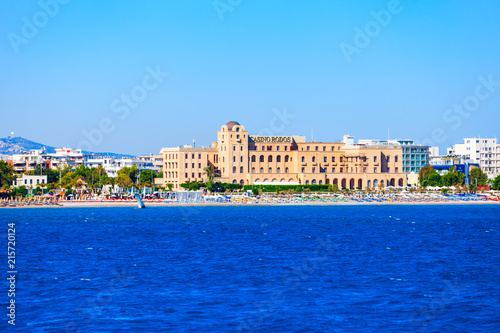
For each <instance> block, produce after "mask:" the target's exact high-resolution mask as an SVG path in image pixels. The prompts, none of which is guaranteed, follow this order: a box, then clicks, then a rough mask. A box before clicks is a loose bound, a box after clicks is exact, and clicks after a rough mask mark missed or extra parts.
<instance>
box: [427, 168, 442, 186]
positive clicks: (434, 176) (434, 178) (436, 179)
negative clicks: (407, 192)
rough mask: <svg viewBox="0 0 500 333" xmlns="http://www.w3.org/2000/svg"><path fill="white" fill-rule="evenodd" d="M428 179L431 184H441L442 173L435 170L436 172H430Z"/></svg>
mask: <svg viewBox="0 0 500 333" xmlns="http://www.w3.org/2000/svg"><path fill="white" fill-rule="evenodd" d="M433 170H434V169H433ZM428 181H429V185H430V186H441V175H440V174H439V173H437V171H435V170H434V172H431V173H430V174H429V180H428Z"/></svg>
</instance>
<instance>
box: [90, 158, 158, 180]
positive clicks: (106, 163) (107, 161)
mask: <svg viewBox="0 0 500 333" xmlns="http://www.w3.org/2000/svg"><path fill="white" fill-rule="evenodd" d="M84 163H85V166H87V167H89V168H97V167H98V166H99V165H101V166H102V167H103V168H104V170H106V174H107V175H108V177H112V178H114V177H117V176H118V171H119V170H120V169H122V168H125V167H127V168H130V167H132V166H134V165H135V166H137V168H138V169H139V171H141V170H153V171H160V169H161V167H159V166H155V165H153V162H152V161H147V160H144V159H139V158H130V157H124V158H115V157H90V158H88V159H87V160H86V161H85V162H84Z"/></svg>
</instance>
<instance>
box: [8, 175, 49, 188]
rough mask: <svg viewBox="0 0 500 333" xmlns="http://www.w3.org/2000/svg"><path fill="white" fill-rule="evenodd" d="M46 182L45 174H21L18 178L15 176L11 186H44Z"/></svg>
mask: <svg viewBox="0 0 500 333" xmlns="http://www.w3.org/2000/svg"><path fill="white" fill-rule="evenodd" d="M45 184H47V176H30V175H22V176H21V177H19V178H16V179H15V180H14V181H13V183H12V186H14V187H19V186H26V187H28V188H35V187H37V186H41V187H43V186H45Z"/></svg>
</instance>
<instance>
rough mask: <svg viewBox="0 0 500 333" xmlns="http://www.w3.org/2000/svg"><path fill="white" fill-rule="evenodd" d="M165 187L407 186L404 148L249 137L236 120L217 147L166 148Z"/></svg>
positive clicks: (225, 128) (220, 134)
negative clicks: (210, 180)
mask: <svg viewBox="0 0 500 333" xmlns="http://www.w3.org/2000/svg"><path fill="white" fill-rule="evenodd" d="M160 155H161V156H162V158H163V167H162V171H163V186H165V187H166V186H167V184H168V183H170V184H172V186H173V190H174V191H177V190H182V188H181V187H180V184H182V183H185V182H194V181H198V182H206V181H207V175H206V174H205V173H204V169H205V168H206V167H207V166H210V167H212V169H213V170H216V172H217V174H218V177H217V178H215V181H220V182H223V183H233V184H242V185H252V184H254V185H259V184H282V185H287V184H289V185H298V184H305V185H309V184H337V185H338V187H339V188H340V189H356V188H363V189H365V188H366V187H370V188H377V187H379V186H380V185H381V184H382V185H383V186H405V185H406V174H405V173H403V166H402V148H400V147H397V146H388V147H387V146H385V147H384V146H366V145H346V144H345V143H343V142H314V141H313V142H306V139H305V137H303V136H293V135H292V136H258V135H249V134H248V131H246V130H245V127H244V126H242V125H240V124H239V123H238V122H236V121H230V122H228V123H227V124H226V125H223V126H222V127H221V129H220V131H218V132H217V142H214V143H212V146H211V147H202V148H195V147H192V146H182V147H175V148H163V149H162V150H161V151H160Z"/></svg>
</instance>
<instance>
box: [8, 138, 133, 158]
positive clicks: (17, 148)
mask: <svg viewBox="0 0 500 333" xmlns="http://www.w3.org/2000/svg"><path fill="white" fill-rule="evenodd" d="M43 147H45V148H46V149H47V152H48V153H55V152H56V149H55V148H54V147H51V146H47V145H44V144H42V143H38V142H35V141H31V140H28V139H25V138H21V137H7V138H3V139H2V138H0V154H3V155H12V154H18V153H20V152H29V151H30V150H33V149H41V148H43ZM83 153H92V152H87V151H84V152H83ZM95 154H100V155H107V156H115V157H132V155H128V154H117V153H109V152H99V153H95Z"/></svg>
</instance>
